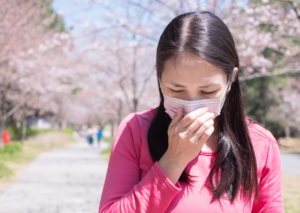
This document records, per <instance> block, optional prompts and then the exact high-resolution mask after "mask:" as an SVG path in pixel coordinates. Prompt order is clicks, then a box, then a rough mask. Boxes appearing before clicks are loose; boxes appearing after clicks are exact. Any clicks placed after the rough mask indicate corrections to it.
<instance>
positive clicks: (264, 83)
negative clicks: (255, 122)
mask: <svg viewBox="0 0 300 213" xmlns="http://www.w3.org/2000/svg"><path fill="white" fill-rule="evenodd" d="M266 96H267V80H266V78H261V88H260V98H261V102H260V106H261V109H262V111H263V116H262V122H261V123H262V125H263V126H266V121H267V100H266V99H267V97H266Z"/></svg>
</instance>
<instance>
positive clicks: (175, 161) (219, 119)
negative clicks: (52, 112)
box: [99, 11, 284, 213]
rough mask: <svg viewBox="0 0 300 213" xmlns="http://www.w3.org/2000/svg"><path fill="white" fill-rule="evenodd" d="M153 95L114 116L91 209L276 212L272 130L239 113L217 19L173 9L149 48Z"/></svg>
mask: <svg viewBox="0 0 300 213" xmlns="http://www.w3.org/2000/svg"><path fill="white" fill-rule="evenodd" d="M155 69H156V74H157V83H158V90H159V95H160V104H159V106H158V107H156V108H153V109H148V110H145V111H141V112H135V113H131V114H129V115H128V116H126V117H125V118H124V119H123V120H122V121H121V123H120V125H119V127H118V130H117V133H116V136H115V138H114V142H113V145H112V149H111V150H112V151H111V155H110V160H109V164H108V168H107V174H106V177H105V182H104V188H103V191H102V196H101V199H100V205H99V213H113V212H136V213H142V212H160V213H164V212H167V213H169V212H173V213H181V212H188V213H195V212H210V213H220V212H230V213H240V212H244V213H250V212H252V213H256V212H264V213H282V212H284V206H283V196H282V184H281V158H280V152H279V147H278V144H277V141H276V139H275V138H274V136H273V135H272V134H271V132H270V131H268V130H267V129H265V128H263V127H262V126H261V125H259V124H258V123H257V122H255V121H253V120H252V119H250V118H249V117H247V116H246V115H245V114H244V107H243V103H242V93H241V89H240V84H239V78H238V70H239V58H238V54H237V51H236V47H235V43H234V40H233V37H232V35H231V33H230V31H229V29H228V28H227V26H226V25H225V24H224V22H223V21H222V20H221V19H220V18H218V17H217V16H215V15H214V14H212V13H210V12H206V11H200V12H189V13H185V14H182V15H179V16H177V17H176V18H174V19H173V20H172V21H171V22H170V23H169V24H168V25H167V27H166V28H165V30H164V31H163V33H162V35H161V37H160V39H159V43H158V46H157V52H156V65H155Z"/></svg>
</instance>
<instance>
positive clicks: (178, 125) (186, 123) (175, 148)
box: [167, 108, 214, 165]
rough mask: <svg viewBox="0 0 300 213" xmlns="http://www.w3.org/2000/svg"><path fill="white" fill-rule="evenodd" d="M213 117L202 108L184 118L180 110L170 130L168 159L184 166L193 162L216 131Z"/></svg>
mask: <svg viewBox="0 0 300 213" xmlns="http://www.w3.org/2000/svg"><path fill="white" fill-rule="evenodd" d="M213 116H214V114H213V113H210V112H207V108H200V109H197V110H195V111H193V112H190V113H189V114H187V115H186V116H185V117H183V111H182V109H180V108H179V109H178V111H177V112H176V114H175V116H174V118H173V120H172V122H171V124H170V126H169V129H168V136H169V147H168V150H167V155H168V157H170V158H173V159H177V160H178V161H179V163H181V164H183V165H187V164H188V163H189V162H190V161H192V160H193V159H194V158H195V157H196V156H197V155H198V154H199V152H200V150H201V149H202V147H203V145H204V143H205V142H206V140H207V139H208V138H209V137H210V136H211V134H212V133H213V131H214V121H213V119H212V118H213ZM182 117H183V118H182Z"/></svg>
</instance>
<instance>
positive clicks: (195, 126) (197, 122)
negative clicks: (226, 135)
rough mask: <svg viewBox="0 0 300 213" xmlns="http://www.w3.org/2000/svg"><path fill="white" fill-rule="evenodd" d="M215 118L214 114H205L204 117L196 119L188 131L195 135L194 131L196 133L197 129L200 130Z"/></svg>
mask: <svg viewBox="0 0 300 213" xmlns="http://www.w3.org/2000/svg"><path fill="white" fill-rule="evenodd" d="M213 117H214V113H211V112H209V113H205V114H204V115H202V116H200V117H198V118H196V119H195V120H194V122H193V123H192V124H191V125H190V126H189V127H188V131H189V132H190V133H191V134H193V132H194V131H196V130H197V129H199V127H201V126H202V125H203V124H204V123H205V122H206V121H208V120H210V119H211V120H212V118H213Z"/></svg>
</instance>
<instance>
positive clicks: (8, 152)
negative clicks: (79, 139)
mask: <svg viewBox="0 0 300 213" xmlns="http://www.w3.org/2000/svg"><path fill="white" fill-rule="evenodd" d="M72 142H74V140H73V139H72V137H71V135H70V132H69V131H68V132H65V133H64V132H44V133H40V134H38V135H35V136H33V137H31V138H29V139H28V140H27V141H25V143H24V144H21V143H20V142H19V141H13V142H12V143H10V144H9V145H5V146H4V147H2V148H0V189H1V188H2V187H4V186H5V185H6V184H7V183H8V182H10V181H11V180H12V179H13V178H14V177H15V176H17V175H18V174H20V172H21V171H22V170H23V169H24V168H25V167H26V166H27V165H28V163H29V162H30V161H32V160H33V159H34V158H36V157H37V155H38V154H40V153H42V152H45V151H48V150H51V149H54V148H60V147H65V146H66V145H68V144H70V143H72Z"/></svg>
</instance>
